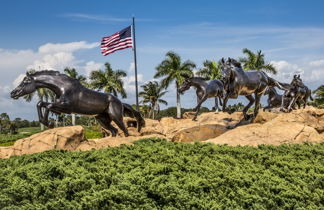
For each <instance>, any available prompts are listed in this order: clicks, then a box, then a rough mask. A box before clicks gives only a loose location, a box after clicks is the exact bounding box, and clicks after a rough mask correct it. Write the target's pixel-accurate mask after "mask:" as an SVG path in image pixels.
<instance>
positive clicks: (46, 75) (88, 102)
mask: <svg viewBox="0 0 324 210" xmlns="http://www.w3.org/2000/svg"><path fill="white" fill-rule="evenodd" d="M38 88H48V89H50V90H52V91H53V92H54V93H55V95H56V98H55V100H54V102H53V103H48V102H43V101H39V102H38V104H37V111H38V117H39V121H40V122H41V123H43V124H44V125H46V126H48V127H49V126H50V125H49V122H48V114H49V112H50V111H51V112H54V113H65V114H71V113H75V114H81V115H93V116H95V118H96V119H97V121H98V122H99V123H100V124H101V126H102V127H104V128H105V129H107V130H109V131H110V132H111V134H112V136H116V134H117V129H116V128H114V127H113V126H112V125H111V122H112V121H114V122H115V123H116V125H117V126H118V127H119V128H120V129H121V130H122V131H123V132H124V134H125V136H128V135H129V134H128V131H127V128H126V127H125V125H124V122H123V115H124V113H126V114H128V115H130V116H133V117H136V118H137V122H138V123H137V126H138V130H139V131H140V129H141V126H144V123H145V121H144V120H143V118H142V117H141V115H140V114H139V113H138V112H137V111H135V110H134V109H132V107H131V106H129V105H127V104H123V103H122V102H121V101H120V100H119V99H118V98H117V97H115V96H113V95H111V94H109V93H101V92H98V91H94V90H90V89H88V88H86V87H84V86H83V85H82V84H81V83H80V82H79V81H78V80H77V79H73V78H71V77H68V76H67V75H65V74H61V73H60V72H58V71H46V70H45V71H38V72H35V73H33V74H29V73H27V74H26V76H25V78H24V79H23V81H22V82H21V83H20V84H19V86H18V87H16V88H15V89H14V90H13V91H12V92H11V97H12V98H14V99H18V98H19V97H21V96H24V95H27V94H30V93H32V92H34V91H35V90H36V89H38ZM42 109H45V112H44V114H43V112H42Z"/></svg>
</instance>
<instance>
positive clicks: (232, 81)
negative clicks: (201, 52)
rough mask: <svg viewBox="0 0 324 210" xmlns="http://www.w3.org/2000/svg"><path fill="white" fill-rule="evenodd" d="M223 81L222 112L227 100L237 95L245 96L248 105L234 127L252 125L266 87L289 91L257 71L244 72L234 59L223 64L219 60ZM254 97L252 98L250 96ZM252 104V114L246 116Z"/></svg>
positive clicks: (285, 85)
mask: <svg viewBox="0 0 324 210" xmlns="http://www.w3.org/2000/svg"><path fill="white" fill-rule="evenodd" d="M221 64H222V73H223V81H224V86H225V90H226V95H225V97H224V101H223V111H225V107H226V103H227V101H228V99H229V98H237V97H238V96H239V95H242V96H245V97H246V98H247V99H248V100H249V104H248V105H247V106H246V107H244V109H243V115H244V120H245V122H244V121H241V122H239V123H238V124H237V125H235V126H234V127H236V126H239V125H242V124H246V123H252V122H253V121H254V119H255V117H256V116H257V114H258V112H259V106H260V99H261V96H262V94H263V93H264V92H265V90H266V89H267V88H268V87H274V86H276V87H278V88H280V89H284V90H286V89H289V87H290V85H289V84H284V83H280V82H278V81H276V80H274V79H272V78H271V77H269V76H268V75H267V74H266V73H264V72H262V71H257V70H249V71H244V70H243V68H242V66H241V64H240V63H239V62H237V61H236V60H235V59H231V58H228V60H227V61H226V62H225V60H224V58H222V60H221ZM252 95H254V97H253V96H252ZM253 104H254V114H253V115H252V116H250V115H247V111H248V109H249V108H250V107H251V106H252V105H253Z"/></svg>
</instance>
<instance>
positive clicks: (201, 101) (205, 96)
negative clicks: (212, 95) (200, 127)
mask: <svg viewBox="0 0 324 210" xmlns="http://www.w3.org/2000/svg"><path fill="white" fill-rule="evenodd" d="M206 99H207V95H204V96H203V97H202V99H201V100H200V101H199V103H198V105H197V107H196V113H195V116H194V118H192V120H193V121H195V120H196V119H197V116H198V113H199V109H200V106H201V104H202V103H203V102H204V101H206Z"/></svg>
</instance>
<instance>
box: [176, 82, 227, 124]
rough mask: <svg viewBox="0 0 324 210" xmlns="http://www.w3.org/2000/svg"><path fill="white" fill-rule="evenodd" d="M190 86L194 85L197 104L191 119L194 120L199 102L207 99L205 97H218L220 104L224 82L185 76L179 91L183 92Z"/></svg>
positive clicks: (199, 105)
mask: <svg viewBox="0 0 324 210" xmlns="http://www.w3.org/2000/svg"><path fill="white" fill-rule="evenodd" d="M191 86H194V87H196V95H197V102H198V104H197V106H196V107H195V108H194V111H196V113H195V116H194V118H193V119H192V120H196V119H197V116H198V113H199V109H200V107H201V104H202V103H203V102H204V101H206V100H207V98H212V97H215V100H217V98H218V99H219V103H220V104H221V105H222V101H221V98H223V97H224V94H225V92H224V84H223V82H222V81H221V80H219V79H214V80H211V81H209V82H208V83H207V82H206V81H205V80H204V79H203V78H201V77H192V78H186V79H185V81H184V83H183V84H182V85H181V87H180V88H179V92H180V93H183V92H184V91H186V90H188V89H189V88H190V87H191Z"/></svg>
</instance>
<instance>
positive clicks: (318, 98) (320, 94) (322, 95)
mask: <svg viewBox="0 0 324 210" xmlns="http://www.w3.org/2000/svg"><path fill="white" fill-rule="evenodd" d="M313 93H314V94H315V100H314V102H315V104H316V106H318V107H319V108H324V85H321V86H319V87H318V88H317V89H316V90H314V91H313Z"/></svg>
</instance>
